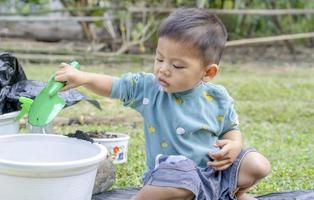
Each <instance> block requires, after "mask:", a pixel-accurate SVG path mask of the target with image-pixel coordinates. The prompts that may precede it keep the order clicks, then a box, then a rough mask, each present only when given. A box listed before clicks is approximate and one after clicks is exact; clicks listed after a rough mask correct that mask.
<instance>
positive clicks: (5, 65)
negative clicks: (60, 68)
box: [0, 53, 101, 114]
mask: <svg viewBox="0 0 314 200" xmlns="http://www.w3.org/2000/svg"><path fill="white" fill-rule="evenodd" d="M26 79H27V78H26V75H25V73H24V71H23V68H22V66H21V65H20V64H19V63H18V61H17V59H16V58H15V57H14V56H12V55H11V54H9V53H1V54H0V114H5V113H9V112H13V111H18V110H20V102H19V100H18V99H19V97H21V96H23V97H28V98H31V99H35V97H36V96H37V95H38V93H39V92H40V91H41V90H42V89H43V88H44V87H45V85H46V83H44V82H41V81H33V80H26ZM60 96H61V97H62V98H63V99H64V100H65V107H68V106H72V105H74V104H76V103H78V102H80V101H81V100H86V101H88V102H90V103H91V104H92V105H94V106H95V107H97V108H98V109H101V107H100V104H99V102H98V101H96V100H93V99H90V98H88V97H86V96H85V95H83V94H82V93H80V92H79V91H77V90H75V89H71V90H68V91H64V92H60Z"/></svg>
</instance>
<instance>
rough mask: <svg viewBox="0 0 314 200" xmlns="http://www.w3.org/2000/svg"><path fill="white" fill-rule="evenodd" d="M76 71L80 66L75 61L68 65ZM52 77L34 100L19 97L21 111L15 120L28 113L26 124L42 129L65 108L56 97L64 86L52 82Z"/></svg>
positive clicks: (62, 102) (62, 101)
mask: <svg viewBox="0 0 314 200" xmlns="http://www.w3.org/2000/svg"><path fill="white" fill-rule="evenodd" d="M70 65H71V66H72V67H74V68H76V69H79V68H80V64H79V63H78V62H76V61H73V62H71V63H70ZM54 77H55V75H53V76H52V77H51V78H50V79H49V81H48V83H47V85H46V86H45V87H44V88H43V89H42V90H41V91H40V93H39V94H38V95H37V96H36V98H35V99H34V100H32V99H29V98H26V97H20V98H19V101H20V102H21V107H22V110H21V111H20V113H19V114H18V116H17V117H16V119H17V120H19V119H21V118H22V117H23V116H24V115H25V114H26V113H28V123H29V124H31V125H33V126H37V127H43V126H46V125H47V124H48V123H50V122H51V121H52V120H53V119H54V118H55V117H56V116H57V115H58V113H59V112H60V111H61V110H62V108H63V107H64V106H65V101H64V100H63V99H62V98H61V97H60V96H59V95H58V92H59V90H60V89H61V88H63V87H64V86H65V83H64V82H58V81H55V80H54Z"/></svg>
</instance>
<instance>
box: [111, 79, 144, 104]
mask: <svg viewBox="0 0 314 200" xmlns="http://www.w3.org/2000/svg"><path fill="white" fill-rule="evenodd" d="M144 81H145V74H144V73H128V74H125V75H123V76H122V77H121V78H118V77H114V78H113V80H112V88H111V94H110V96H111V97H112V98H116V99H120V100H121V101H122V102H123V105H124V106H130V107H133V108H135V107H136V106H138V105H140V103H141V102H142V100H143V95H144V94H143V93H144Z"/></svg>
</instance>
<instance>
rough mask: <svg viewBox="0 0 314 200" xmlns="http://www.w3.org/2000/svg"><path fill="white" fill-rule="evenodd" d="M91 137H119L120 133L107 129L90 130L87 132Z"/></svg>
mask: <svg viewBox="0 0 314 200" xmlns="http://www.w3.org/2000/svg"><path fill="white" fill-rule="evenodd" d="M86 134H88V135H89V136H90V137H91V138H117V137H118V135H116V134H112V133H106V131H89V132H86Z"/></svg>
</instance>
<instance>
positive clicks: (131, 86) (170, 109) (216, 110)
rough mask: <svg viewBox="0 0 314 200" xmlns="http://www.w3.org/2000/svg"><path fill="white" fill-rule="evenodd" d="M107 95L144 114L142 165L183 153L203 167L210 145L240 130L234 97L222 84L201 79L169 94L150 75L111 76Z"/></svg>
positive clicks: (205, 164)
mask: <svg viewBox="0 0 314 200" xmlns="http://www.w3.org/2000/svg"><path fill="white" fill-rule="evenodd" d="M111 97H113V98H119V99H120V100H121V101H122V102H123V103H124V105H125V106H130V107H132V108H133V109H135V110H137V111H138V112H139V113H140V114H141V115H142V116H143V118H144V132H145V146H146V147H145V148H146V157H147V160H146V164H147V167H148V168H149V169H150V170H152V169H154V165H155V157H156V156H157V155H158V154H166V155H184V156H186V157H187V158H190V159H192V160H194V161H195V162H196V164H197V165H198V166H199V167H206V166H207V162H208V160H209V157H208V152H209V151H217V150H218V149H217V148H216V147H214V146H213V144H214V143H215V142H216V141H217V140H218V139H219V138H220V137H222V136H223V134H224V133H226V132H228V131H230V130H238V125H239V123H238V117H237V114H236V112H235V110H234V104H233V99H232V98H231V97H230V96H229V94H228V93H227V91H226V89H225V88H224V87H222V86H219V85H215V84H211V83H204V82H201V83H200V84H198V85H197V86H196V87H194V88H193V89H191V90H188V91H184V92H179V93H167V92H165V91H163V90H162V88H161V86H160V85H159V83H158V81H157V80H156V78H155V76H154V75H153V74H150V73H128V74H125V75H124V76H122V77H121V78H117V77H114V78H113V83H112V90H111Z"/></svg>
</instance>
